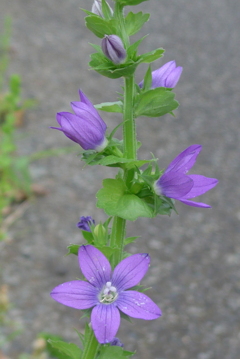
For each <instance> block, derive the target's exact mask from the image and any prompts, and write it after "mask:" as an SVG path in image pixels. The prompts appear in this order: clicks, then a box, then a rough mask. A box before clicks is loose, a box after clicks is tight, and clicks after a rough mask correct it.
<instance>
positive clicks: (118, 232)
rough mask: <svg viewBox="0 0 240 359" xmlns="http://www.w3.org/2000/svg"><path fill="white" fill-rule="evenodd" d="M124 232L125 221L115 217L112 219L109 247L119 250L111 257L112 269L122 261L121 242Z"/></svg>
mask: <svg viewBox="0 0 240 359" xmlns="http://www.w3.org/2000/svg"><path fill="white" fill-rule="evenodd" d="M125 231H126V220H125V219H123V218H121V217H117V216H115V217H114V218H113V226H112V231H111V237H110V246H111V247H117V248H118V249H119V250H118V251H116V252H115V253H114V254H113V256H112V260H111V264H112V266H113V268H114V267H116V265H117V264H118V263H119V262H121V260H122V253H123V240H124V237H125Z"/></svg>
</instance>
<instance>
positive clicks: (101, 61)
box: [89, 52, 140, 79]
mask: <svg viewBox="0 0 240 359" xmlns="http://www.w3.org/2000/svg"><path fill="white" fill-rule="evenodd" d="M139 63H140V62H134V61H132V60H129V61H127V62H125V63H124V64H120V65H115V64H114V63H113V62H112V61H110V60H109V59H108V58H107V57H105V56H104V55H103V54H100V53H96V52H95V53H93V54H91V61H90V62H89V66H90V67H91V68H92V69H93V70H95V71H97V72H98V73H99V74H101V75H103V76H106V77H108V78H111V79H117V78H119V77H129V76H131V75H133V73H134V72H135V70H136V68H137V66H138V64H139Z"/></svg>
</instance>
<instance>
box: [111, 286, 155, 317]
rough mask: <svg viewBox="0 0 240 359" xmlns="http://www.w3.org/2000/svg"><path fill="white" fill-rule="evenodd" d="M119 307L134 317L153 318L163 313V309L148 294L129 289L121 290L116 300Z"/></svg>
mask: <svg viewBox="0 0 240 359" xmlns="http://www.w3.org/2000/svg"><path fill="white" fill-rule="evenodd" d="M116 303H117V306H118V308H119V309H120V310H121V311H122V312H123V313H125V314H127V315H129V316H130V317H133V318H139V319H145V320H151V319H157V318H158V317H160V315H162V313H161V309H160V308H159V307H158V306H157V304H155V303H154V302H153V301H152V299H150V298H149V297H148V296H147V295H146V294H144V293H140V292H135V291H133V290H128V291H125V292H121V293H120V294H119V297H118V299H117V301H116Z"/></svg>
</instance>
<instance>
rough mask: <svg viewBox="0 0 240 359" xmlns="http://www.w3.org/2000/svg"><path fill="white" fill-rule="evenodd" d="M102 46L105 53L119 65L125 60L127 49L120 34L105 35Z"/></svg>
mask: <svg viewBox="0 0 240 359" xmlns="http://www.w3.org/2000/svg"><path fill="white" fill-rule="evenodd" d="M101 46H102V51H103V53H104V55H105V56H106V57H107V58H109V60H111V61H112V62H113V63H114V64H116V65H118V64H121V63H123V62H124V61H125V59H126V50H125V49H124V46H123V43H122V40H121V39H120V37H119V36H117V35H105V37H104V38H103V39H102V43H101Z"/></svg>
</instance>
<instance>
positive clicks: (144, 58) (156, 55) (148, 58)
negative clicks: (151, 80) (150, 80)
mask: <svg viewBox="0 0 240 359" xmlns="http://www.w3.org/2000/svg"><path fill="white" fill-rule="evenodd" d="M163 54H164V49H156V50H153V51H151V52H148V53H146V54H143V55H141V56H140V57H139V61H140V63H150V62H153V61H155V60H157V59H160V58H161V57H162V56H163Z"/></svg>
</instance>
